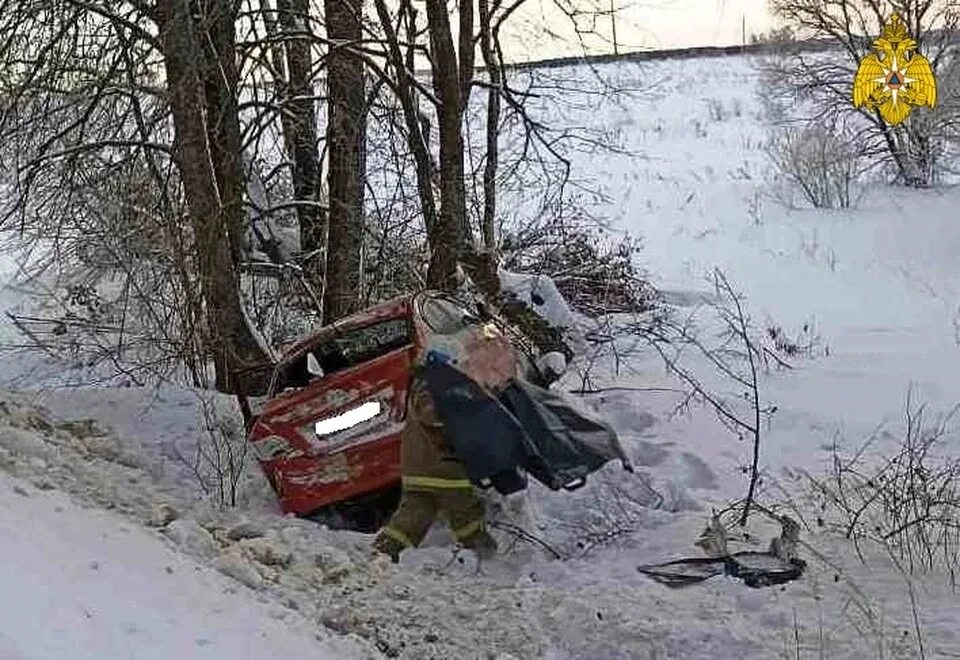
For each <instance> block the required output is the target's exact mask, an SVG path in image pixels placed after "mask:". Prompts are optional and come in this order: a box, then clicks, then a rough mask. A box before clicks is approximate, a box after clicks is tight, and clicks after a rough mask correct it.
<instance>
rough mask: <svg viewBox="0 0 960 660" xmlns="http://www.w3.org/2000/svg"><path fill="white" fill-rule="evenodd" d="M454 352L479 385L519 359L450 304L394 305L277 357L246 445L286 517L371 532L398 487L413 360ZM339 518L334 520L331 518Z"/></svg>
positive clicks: (425, 300) (421, 297)
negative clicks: (319, 518) (465, 359)
mask: <svg viewBox="0 0 960 660" xmlns="http://www.w3.org/2000/svg"><path fill="white" fill-rule="evenodd" d="M428 347H430V348H431V349H436V348H437V347H440V349H441V350H445V351H450V350H455V351H458V352H462V353H463V354H464V355H466V356H469V361H470V362H471V363H472V364H474V365H477V367H478V371H477V372H476V373H474V374H473V376H474V377H475V378H477V379H478V380H479V381H481V382H482V381H488V382H491V383H492V382H496V381H498V380H502V379H504V378H508V377H509V376H511V375H513V374H514V373H516V371H517V368H518V366H519V365H520V361H519V360H520V358H518V355H519V353H518V352H516V351H514V350H513V347H512V345H511V344H510V342H509V341H508V340H507V339H506V337H505V336H504V334H503V333H502V332H501V331H499V329H498V328H497V327H495V326H492V325H490V324H487V325H483V324H481V323H480V322H479V321H478V320H477V319H476V318H475V317H473V316H472V315H471V314H469V313H468V312H467V311H466V310H465V309H463V308H462V307H461V306H459V305H457V304H456V303H455V302H454V301H453V300H451V299H450V298H447V297H445V296H443V295H441V294H436V293H421V294H417V295H413V296H404V297H401V298H396V299H394V300H391V301H389V302H386V303H383V304H380V305H378V306H376V307H373V308H371V309H368V310H365V311H363V312H360V313H357V314H354V315H352V316H348V317H346V318H343V319H341V320H339V321H337V322H335V323H334V324H332V325H329V326H326V327H324V328H321V329H320V330H318V331H317V332H316V333H314V334H313V335H311V336H309V337H307V338H305V339H303V340H301V341H299V342H297V343H296V344H295V345H294V346H292V347H291V348H289V349H288V350H287V351H285V352H284V354H283V356H282V357H281V359H280V361H279V363H278V364H277V365H276V367H275V368H274V370H273V374H272V378H271V381H270V386H269V388H268V391H267V397H266V401H267V403H266V405H265V406H264V407H263V409H262V410H260V411H259V412H258V413H257V414H255V415H253V414H251V415H249V416H248V420H247V422H248V424H247V426H248V429H249V431H248V440H249V442H250V443H251V446H252V447H253V449H254V451H255V453H256V456H257V458H258V460H259V462H260V465H261V467H262V468H263V471H264V473H265V474H266V476H267V478H268V479H269V481H270V484H271V485H272V486H273V489H274V490H275V491H276V493H277V497H278V498H279V501H280V506H281V508H282V509H283V511H284V512H285V513H286V512H292V513H295V514H297V515H313V514H317V513H318V512H320V513H322V514H323V517H324V519H325V520H327V521H328V522H334V523H337V522H340V523H341V524H343V521H339V520H337V516H340V517H342V518H344V519H346V524H348V525H350V526H353V527H356V528H360V529H365V528H376V527H378V526H379V525H380V524H381V523H382V520H383V517H384V516H385V515H389V512H390V511H391V510H392V508H393V506H394V504H395V501H396V498H397V496H398V495H399V485H400V431H401V430H402V429H403V425H404V417H405V412H406V396H407V389H408V386H409V383H410V377H411V368H412V365H413V362H414V360H415V359H416V358H417V357H418V356H419V355H420V354H422V352H424V351H425V350H426V349H427V348H428ZM331 513H333V514H336V515H334V516H333V517H332V518H331V516H330V515H329V514H331Z"/></svg>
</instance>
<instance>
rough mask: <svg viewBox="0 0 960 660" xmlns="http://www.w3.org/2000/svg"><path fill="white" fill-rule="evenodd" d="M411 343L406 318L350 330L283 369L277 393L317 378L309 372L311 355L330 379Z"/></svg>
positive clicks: (320, 344)
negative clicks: (339, 372)
mask: <svg viewBox="0 0 960 660" xmlns="http://www.w3.org/2000/svg"><path fill="white" fill-rule="evenodd" d="M410 342H411V338H410V325H409V323H408V322H407V319H406V318H398V319H389V320H386V321H379V322H377V323H372V324H370V325H367V326H364V327H362V328H355V329H353V330H348V331H347V332H344V333H342V334H339V335H336V336H335V337H332V338H330V339H328V340H326V341H324V342H321V343H319V344H317V345H315V346H313V347H312V348H311V349H310V350H309V351H305V352H304V353H303V354H302V355H300V356H299V357H298V358H297V359H296V360H293V361H292V362H290V363H289V364H288V365H287V366H286V367H285V368H283V370H282V374H281V379H280V382H279V383H278V387H277V391H281V390H283V389H286V388H288V387H304V386H306V385H307V384H308V383H309V382H310V381H311V380H313V379H314V378H317V376H316V375H315V374H311V373H310V371H309V370H308V369H307V360H308V356H309V355H311V354H312V355H313V357H315V358H316V360H317V364H318V365H319V366H320V369H321V370H322V371H323V376H329V375H330V374H333V373H336V372H338V371H343V370H344V369H349V368H350V367H354V366H356V365H358V364H363V363H364V362H369V361H370V360H374V359H376V358H378V357H380V356H382V355H386V354H387V353H389V352H391V351H394V350H396V349H398V348H403V347H404V346H406V345H408V344H409V343H410Z"/></svg>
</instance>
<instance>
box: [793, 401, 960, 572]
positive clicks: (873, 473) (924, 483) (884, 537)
mask: <svg viewBox="0 0 960 660" xmlns="http://www.w3.org/2000/svg"><path fill="white" fill-rule="evenodd" d="M958 412H960V406H957V407H954V408H953V409H951V410H949V411H947V412H946V413H943V414H940V415H937V416H936V417H935V418H934V419H933V420H930V416H929V414H928V413H927V407H926V406H925V405H924V404H922V403H917V402H916V401H915V400H914V398H913V393H912V391H911V392H910V393H908V395H907V401H906V407H905V411H904V416H905V420H904V421H905V425H904V429H903V435H902V436H901V437H900V438H899V443H898V445H897V446H896V448H894V449H893V451H885V452H882V453H880V454H879V456H878V455H875V453H876V452H874V449H875V448H876V445H877V444H879V443H880V442H881V441H882V440H883V439H884V438H885V436H888V435H889V434H884V433H880V432H876V433H874V434H873V435H872V436H871V437H870V438H868V439H867V440H866V441H865V442H864V443H863V444H862V445H861V446H860V447H858V448H857V449H856V450H855V451H853V452H844V451H842V450H841V449H840V447H839V446H838V443H837V442H834V448H833V458H832V462H831V469H830V473H829V474H828V475H827V476H826V477H823V478H814V477H812V476H810V475H807V476H808V479H809V482H810V484H811V486H812V488H813V493H814V495H815V496H816V498H817V500H818V501H819V507H820V510H821V517H820V522H821V523H822V524H824V525H827V526H829V527H831V528H834V529H836V530H838V531H839V532H841V533H842V534H843V536H844V537H846V538H848V539H850V540H852V541H853V542H854V544H855V545H856V546H857V549H858V552H860V547H861V544H863V543H865V542H868V541H870V542H876V543H879V544H880V545H881V546H883V547H885V548H887V549H889V550H890V552H892V553H893V555H894V556H895V558H896V559H897V560H899V561H900V562H903V565H904V568H906V569H907V570H908V571H909V572H910V573H913V572H916V571H933V570H937V569H943V570H946V571H947V572H949V573H950V575H952V576H953V575H955V574H956V571H957V569H958V567H960V459H957V458H956V457H955V456H952V455H951V453H950V452H949V451H948V450H947V448H946V447H945V446H944V445H945V443H946V440H947V439H948V438H949V437H950V435H951V433H952V432H953V431H954V429H953V428H952V426H951V425H952V424H953V422H954V421H955V418H956V415H957V413H958ZM860 556H861V558H862V557H863V554H862V553H861V555H860Z"/></svg>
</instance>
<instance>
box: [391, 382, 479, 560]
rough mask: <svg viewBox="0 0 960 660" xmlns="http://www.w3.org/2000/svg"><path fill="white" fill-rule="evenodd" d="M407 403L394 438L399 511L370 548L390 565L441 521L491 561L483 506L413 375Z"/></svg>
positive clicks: (425, 394) (427, 393)
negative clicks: (397, 449)
mask: <svg viewBox="0 0 960 660" xmlns="http://www.w3.org/2000/svg"><path fill="white" fill-rule="evenodd" d="M408 402H409V403H408V405H407V422H406V425H405V426H404V429H403V432H402V434H401V436H400V473H401V494H400V505H399V506H398V507H397V510H396V511H395V512H394V514H393V516H392V517H391V518H390V520H389V521H388V522H387V525H386V526H385V527H384V528H383V529H382V530H380V534H379V535H378V536H377V538H376V540H375V541H374V548H376V549H377V550H378V551H380V552H382V553H384V554H387V555H389V556H390V558H391V559H392V560H393V561H394V563H396V562H397V561H399V559H400V553H401V552H402V551H403V550H405V549H407V548H411V547H416V546H418V545H420V542H421V541H422V540H423V537H424V536H426V534H427V531H428V530H429V529H430V526H431V525H432V524H433V522H434V520H436V519H437V517H438V516H444V517H445V518H446V520H447V522H448V523H449V525H450V528H451V529H452V530H453V534H454V536H455V537H456V539H457V541H458V542H459V543H460V544H461V545H463V546H464V547H466V548H470V549H472V550H474V552H476V553H477V556H478V557H480V558H481V559H485V558H488V557H490V556H492V555H493V554H494V553H495V552H496V550H497V543H496V540H495V539H494V538H493V537H492V536H491V535H490V533H489V532H488V531H487V528H486V520H485V507H484V504H483V501H482V500H481V499H480V498H479V497H478V496H477V494H476V493H475V492H474V490H473V486H472V485H471V484H470V480H469V479H468V478H467V474H466V471H465V470H464V467H463V463H462V462H461V461H460V459H459V458H457V457H456V456H455V455H454V453H453V448H452V447H451V445H450V443H449V441H448V440H447V439H446V438H445V437H444V429H443V424H442V423H441V422H440V420H439V419H438V418H437V415H436V411H435V410H434V407H433V400H432V399H431V397H430V393H429V392H428V391H427V388H426V386H425V384H424V383H423V380H422V378H420V377H419V376H418V375H416V374H415V375H414V378H413V382H412V383H411V386H410V393H409V396H408Z"/></svg>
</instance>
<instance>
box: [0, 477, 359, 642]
mask: <svg viewBox="0 0 960 660" xmlns="http://www.w3.org/2000/svg"><path fill="white" fill-rule="evenodd" d="M0 553H2V555H3V562H0V590H2V593H3V594H4V598H3V599H2V603H0V620H2V621H3V631H2V633H0V657H3V658H5V659H7V658H9V659H10V660H14V659H18V658H24V659H26V658H72V659H76V660H82V659H84V658H91V659H96V660H103V659H104V658H131V659H133V658H226V657H229V658H250V659H251V660H259V659H261V658H266V657H291V658H292V657H296V658H313V659H317V660H323V659H329V660H339V659H341V658H343V659H360V658H369V657H373V653H372V652H371V651H370V650H369V649H368V650H364V649H363V646H362V644H360V643H358V642H357V641H352V640H347V639H344V638H342V637H340V636H336V635H331V634H329V633H324V632H320V631H318V630H317V629H316V627H315V626H313V625H312V624H311V622H309V621H308V620H306V619H305V618H304V617H303V616H301V615H300V614H298V613H297V612H296V611H294V610H291V609H289V608H282V607H278V606H277V605H276V604H271V603H269V602H266V603H264V602H259V601H258V600H256V599H255V598H254V597H253V595H252V594H251V593H250V592H249V591H247V590H245V589H241V588H238V587H237V585H236V584H235V583H234V582H233V581H231V580H229V579H227V578H225V577H224V576H223V575H220V574H219V573H217V572H215V571H213V570H211V569H210V568H208V567H206V566H204V565H202V564H199V563H197V562H195V561H193V560H191V559H189V558H188V557H186V556H184V555H183V554H181V553H178V552H176V551H175V550H173V549H171V548H170V547H168V546H167V545H166V544H164V543H163V541H161V540H160V539H158V538H157V537H156V536H154V535H153V534H151V533H149V532H147V531H146V530H144V529H142V528H139V527H138V526H137V525H136V524H135V523H131V521H130V520H128V519H124V518H121V517H119V516H117V515H115V514H111V513H108V512H105V511H102V510H98V509H91V508H83V507H81V506H78V505H77V504H76V503H74V502H73V501H72V500H71V499H70V497H68V496H67V495H66V494H64V493H62V492H58V491H40V490H37V489H36V488H34V487H33V486H31V485H28V484H27V483H25V482H23V481H20V480H17V479H15V478H12V477H11V476H9V475H8V474H5V473H3V472H0Z"/></svg>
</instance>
